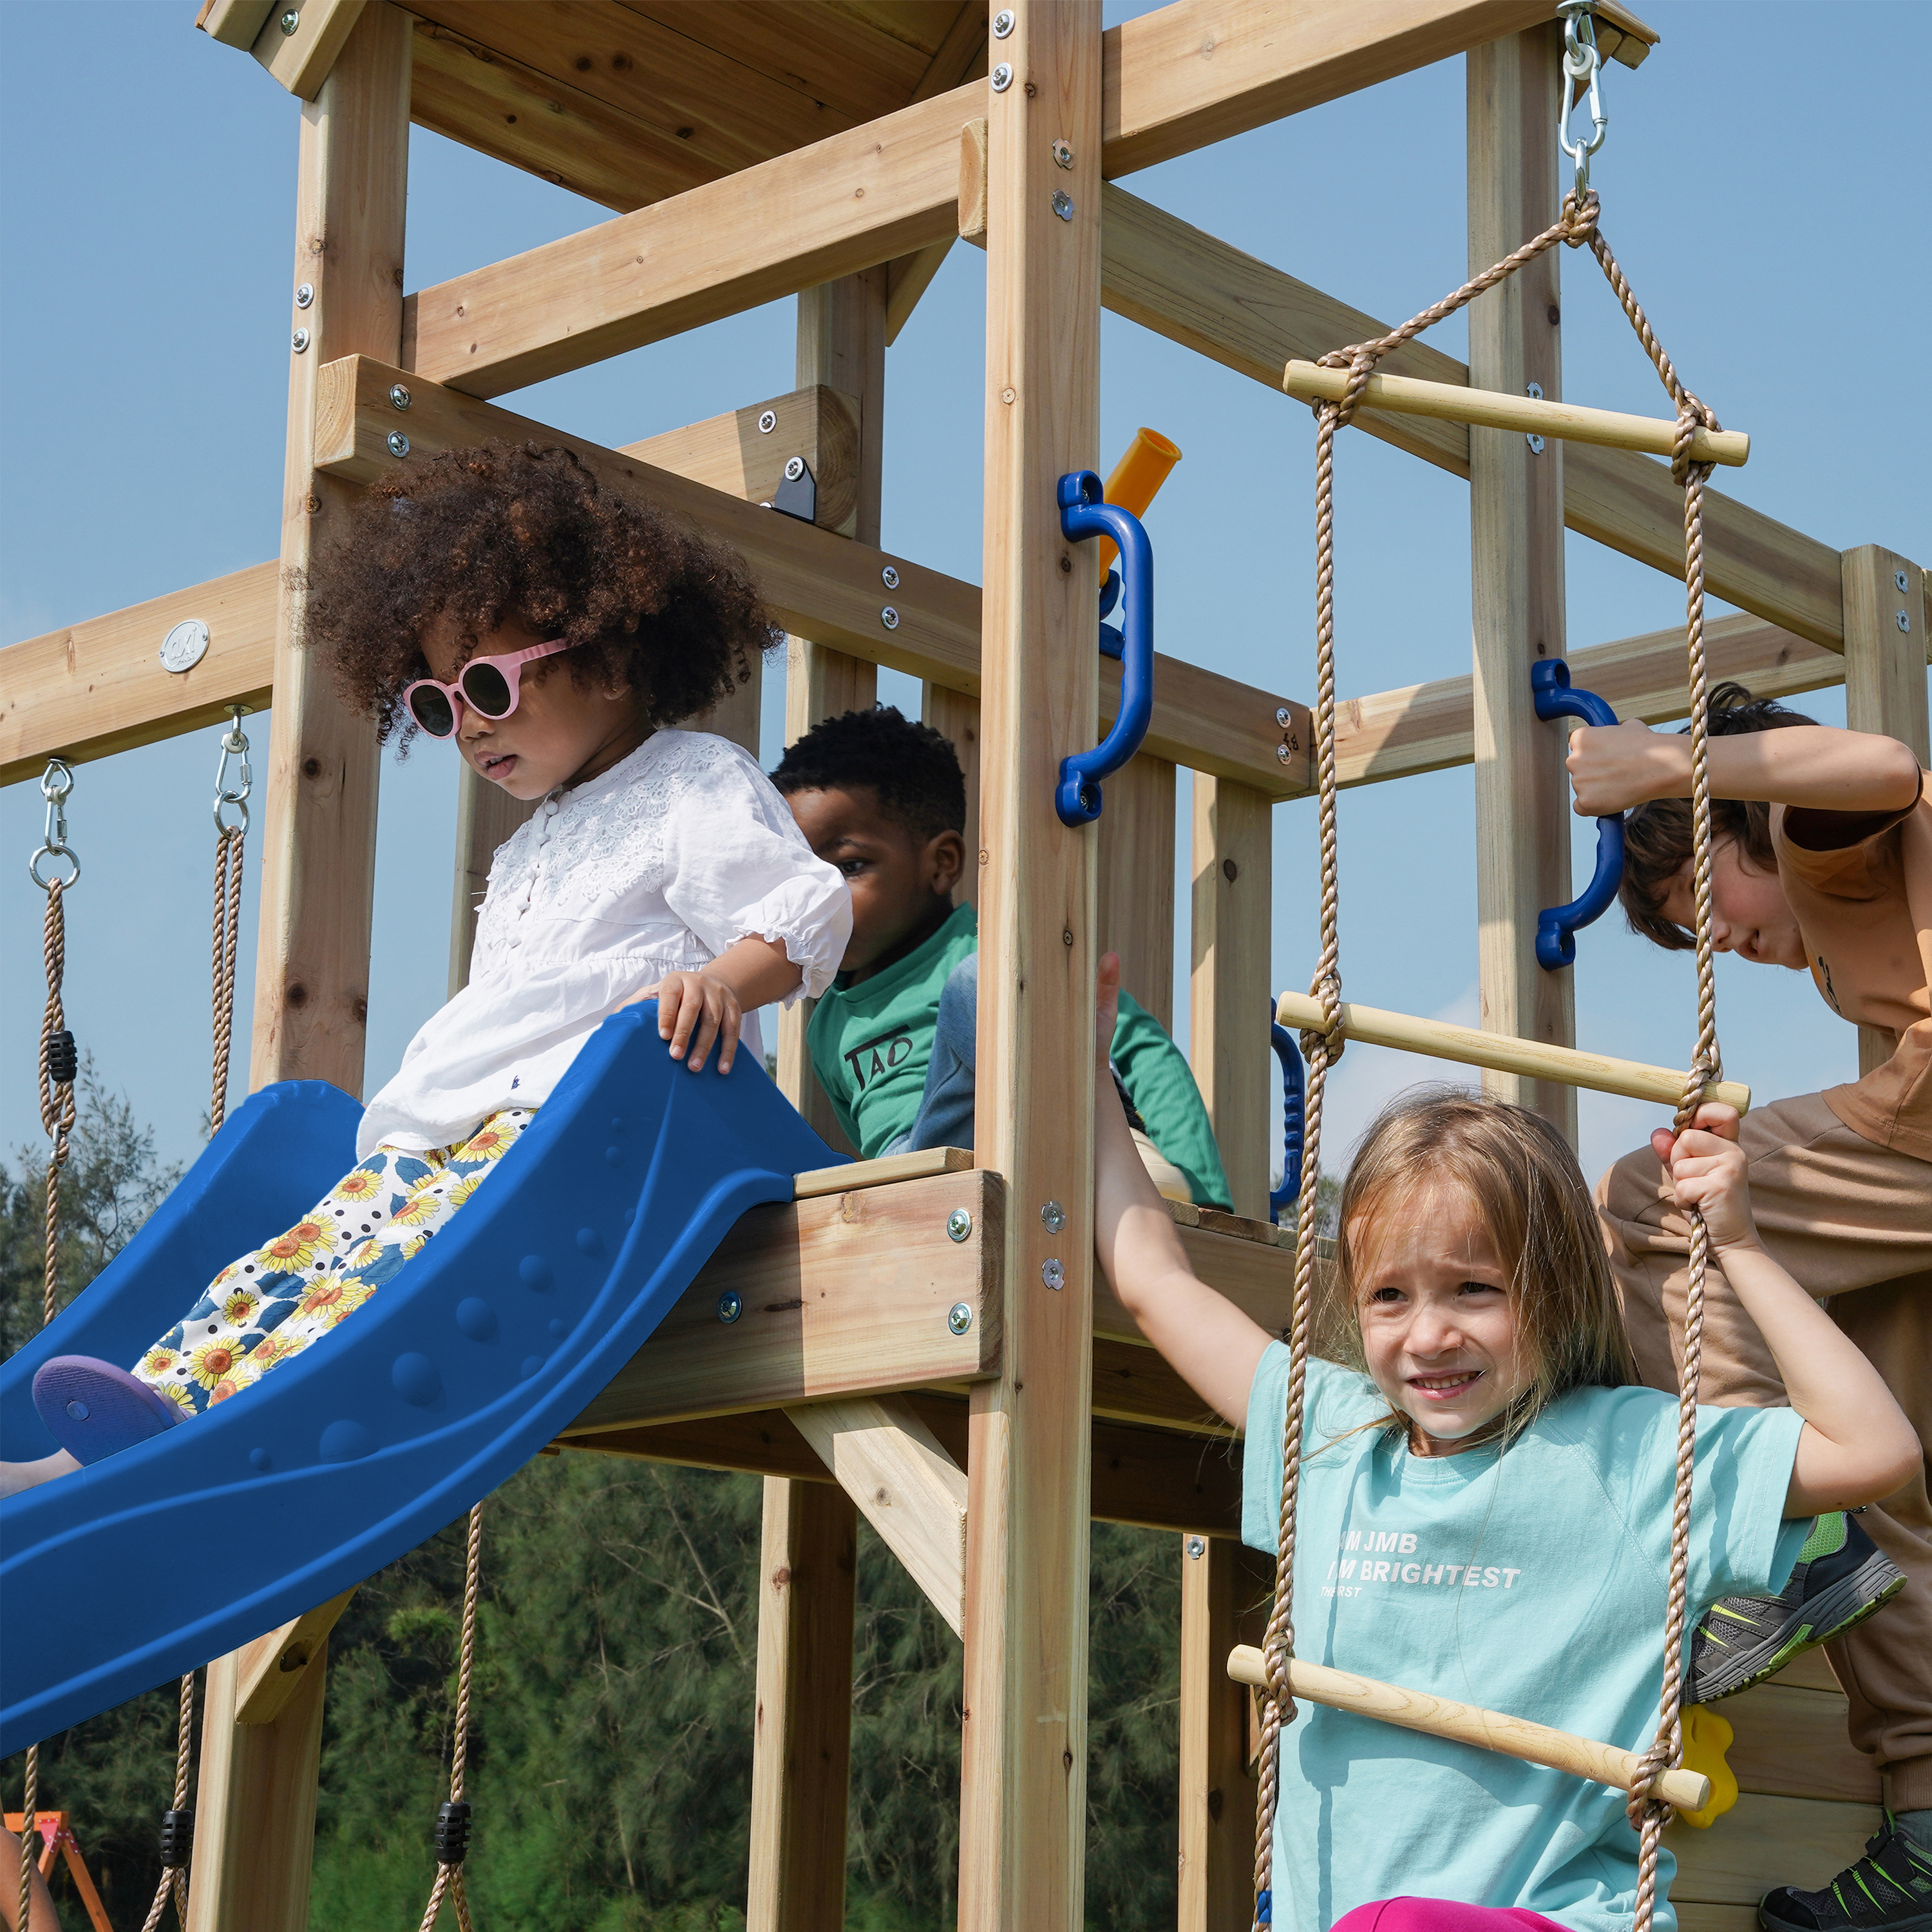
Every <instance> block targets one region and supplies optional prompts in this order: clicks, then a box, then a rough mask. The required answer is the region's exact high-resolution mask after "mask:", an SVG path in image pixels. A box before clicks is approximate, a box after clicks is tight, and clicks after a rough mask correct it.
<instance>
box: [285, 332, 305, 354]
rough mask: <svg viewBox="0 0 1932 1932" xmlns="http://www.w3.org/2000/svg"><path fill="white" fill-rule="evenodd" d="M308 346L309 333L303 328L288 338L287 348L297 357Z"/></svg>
mask: <svg viewBox="0 0 1932 1932" xmlns="http://www.w3.org/2000/svg"><path fill="white" fill-rule="evenodd" d="M308 344H309V333H308V330H307V329H297V330H296V332H295V333H294V335H292V336H290V338H289V347H290V348H291V349H293V350H294V351H295V352H296V354H297V355H298V356H299V355H300V354H301V353H302V351H303V350H305V349H306V348H307V347H308Z"/></svg>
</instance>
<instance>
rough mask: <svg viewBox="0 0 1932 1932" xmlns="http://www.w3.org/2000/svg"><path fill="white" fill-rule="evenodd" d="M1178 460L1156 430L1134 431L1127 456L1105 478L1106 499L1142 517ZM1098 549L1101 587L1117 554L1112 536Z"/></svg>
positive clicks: (1172, 449)
mask: <svg viewBox="0 0 1932 1932" xmlns="http://www.w3.org/2000/svg"><path fill="white" fill-rule="evenodd" d="M1180 460H1181V452H1180V451H1179V450H1178V449H1175V446H1174V445H1173V444H1172V443H1169V441H1168V440H1167V438H1166V437H1164V436H1163V435H1162V434H1161V433H1160V431H1158V430H1154V429H1140V430H1136V431H1135V432H1134V440H1133V442H1132V443H1129V444H1128V445H1127V454H1126V455H1124V457H1122V458H1121V460H1120V461H1119V462H1118V463H1115V465H1114V472H1113V474H1112V475H1111V476H1109V478H1107V491H1106V500H1107V501H1108V502H1110V503H1118V504H1119V505H1120V506H1121V508H1122V509H1124V510H1131V511H1133V513H1134V514H1135V515H1136V516H1137V517H1144V516H1145V515H1146V514H1147V510H1148V505H1149V504H1150V503H1151V502H1153V501H1154V495H1155V493H1156V492H1157V490H1159V489H1160V486H1161V485H1162V484H1163V483H1165V482H1166V481H1167V472H1169V470H1170V469H1172V468H1173V467H1174V466H1175V464H1176V463H1178V462H1179V461H1180ZM1119 555H1120V551H1119V550H1118V549H1116V548H1115V544H1114V540H1113V538H1112V537H1103V538H1101V539H1100V581H1101V582H1102V583H1106V580H1107V573H1108V571H1110V570H1111V569H1112V568H1113V567H1114V559H1115V558H1116V557H1117V556H1119Z"/></svg>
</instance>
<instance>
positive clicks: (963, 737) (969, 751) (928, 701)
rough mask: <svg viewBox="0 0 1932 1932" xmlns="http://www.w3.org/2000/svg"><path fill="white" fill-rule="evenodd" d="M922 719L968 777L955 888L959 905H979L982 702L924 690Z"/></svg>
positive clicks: (937, 688)
mask: <svg viewBox="0 0 1932 1932" xmlns="http://www.w3.org/2000/svg"><path fill="white" fill-rule="evenodd" d="M919 712H920V715H921V716H922V718H924V719H925V721H926V723H927V724H930V725H931V726H932V728H933V729H934V730H935V731H937V732H938V733H939V735H940V736H941V737H942V738H944V739H946V741H947V742H948V743H949V744H950V745H952V747H953V750H954V751H955V752H956V753H957V754H958V756H959V769H960V770H961V771H962V772H963V773H964V774H965V778H966V826H965V833H964V837H965V841H966V869H965V871H964V872H962V874H960V875H959V884H958V885H957V886H955V887H954V888H953V904H956V905H971V906H977V904H979V903H980V868H982V867H983V865H985V864H986V853H985V851H984V850H983V849H982V848H981V846H980V700H978V699H977V697H968V696H967V695H966V694H965V692H964V691H949V690H947V688H946V687H945V685H943V684H930V683H929V684H928V685H926V686H925V688H924V697H923V700H922V703H921V704H920V706H919Z"/></svg>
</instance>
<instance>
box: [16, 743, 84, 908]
mask: <svg viewBox="0 0 1932 1932" xmlns="http://www.w3.org/2000/svg"><path fill="white" fill-rule="evenodd" d="M73 789H74V773H73V772H72V771H71V769H69V768H68V764H67V763H66V760H64V759H61V758H49V760H47V768H46V770H45V771H44V772H42V773H41V774H40V796H41V797H43V799H46V802H47V817H46V827H45V829H43V831H42V832H41V833H40V850H38V851H37V852H36V853H34V856H32V857H31V859H28V861H27V876H28V878H30V879H31V880H33V882H34V884H35V885H37V886H39V887H40V890H41V891H42V892H52V890H53V889H54V887H55V885H56V884H58V886H60V888H61V889H62V891H63V892H65V891H66V889H68V886H71V885H73V884H74V883H76V882H77V880H79V879H80V859H77V857H76V856H74V850H73V848H72V847H71V846H69V844H68V842H67V799H68V793H69V792H71V791H72V790H73ZM42 859H65V860H66V861H67V862H68V864H69V865H71V866H72V867H73V868H74V870H73V871H71V872H70V873H69V874H68V876H67V877H65V878H64V879H61V880H54V879H43V878H42V877H40V861H41V860H42Z"/></svg>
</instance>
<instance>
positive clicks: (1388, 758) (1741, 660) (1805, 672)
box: [1335, 616, 1845, 785]
mask: <svg viewBox="0 0 1932 1932" xmlns="http://www.w3.org/2000/svg"><path fill="white" fill-rule="evenodd" d="M1704 649H1705V658H1706V663H1707V664H1709V670H1710V677H1711V680H1712V682H1713V683H1716V682H1719V681H1720V680H1721V679H1725V678H1735V679H1737V680H1738V682H1740V683H1741V684H1743V685H1747V686H1748V687H1749V688H1750V689H1751V691H1753V692H1754V694H1756V695H1757V696H1758V697H1790V696H1792V695H1793V694H1795V693H1796V692H1799V691H1817V690H1819V689H1820V688H1823V686H1825V685H1834V684H1842V683H1843V682H1844V678H1845V660H1844V658H1843V656H1841V655H1840V654H1839V653H1838V652H1835V651H1828V650H1827V649H1825V647H1824V646H1823V645H1822V644H1814V643H1808V642H1807V641H1806V640H1805V639H1804V638H1802V637H1799V636H1798V635H1797V634H1796V633H1795V632H1793V631H1787V630H1782V629H1781V628H1779V627H1778V625H1775V624H1767V623H1766V622H1765V621H1764V620H1763V619H1762V618H1761V617H1753V616H1733V617H1719V618H1717V619H1715V620H1713V621H1712V622H1710V623H1709V624H1707V625H1706V626H1705V628H1704ZM1570 674H1571V678H1572V679H1573V680H1574V682H1576V683H1577V685H1579V686H1580V688H1583V690H1586V691H1595V693H1596V694H1597V695H1598V697H1601V698H1603V699H1604V700H1605V701H1606V702H1607V703H1610V705H1612V706H1614V707H1615V709H1616V714H1617V715H1618V716H1619V718H1624V719H1626V720H1628V719H1629V718H1643V720H1644V721H1646V723H1648V724H1663V723H1665V722H1667V721H1669V720H1670V719H1673V718H1682V717H1683V716H1685V715H1686V713H1687V712H1688V710H1689V708H1690V696H1689V691H1688V686H1687V685H1686V683H1685V660H1684V631H1683V628H1682V625H1676V626H1673V628H1671V629H1670V630H1667V631H1648V632H1646V634H1644V635H1643V636H1642V637H1625V638H1622V639H1620V640H1619V641H1618V642H1616V643H1610V644H1593V645H1592V646H1590V647H1589V649H1586V650H1580V651H1574V652H1571V654H1570ZM1472 688H1473V687H1472V680H1471V679H1469V678H1467V677H1445V678H1439V679H1435V680H1434V681H1433V682H1430V683H1428V684H1412V685H1409V686H1407V687H1406V688H1405V689H1403V690H1400V691H1378V692H1376V693H1375V694H1373V695H1372V696H1370V697H1348V698H1343V699H1342V700H1340V702H1339V703H1337V706H1336V707H1335V765H1336V772H1337V777H1338V778H1339V779H1340V782H1341V783H1342V784H1344V785H1358V784H1380V783H1382V782H1383V781H1385V780H1387V779H1389V778H1407V777H1409V775H1411V774H1412V773H1414V772H1433V771H1439V770H1441V769H1442V768H1443V767H1444V766H1448V765H1466V764H1468V763H1469V762H1470V761H1471V760H1472V758H1473V757H1475V706H1474V701H1473V698H1472Z"/></svg>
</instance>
